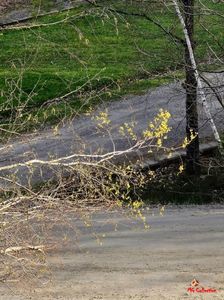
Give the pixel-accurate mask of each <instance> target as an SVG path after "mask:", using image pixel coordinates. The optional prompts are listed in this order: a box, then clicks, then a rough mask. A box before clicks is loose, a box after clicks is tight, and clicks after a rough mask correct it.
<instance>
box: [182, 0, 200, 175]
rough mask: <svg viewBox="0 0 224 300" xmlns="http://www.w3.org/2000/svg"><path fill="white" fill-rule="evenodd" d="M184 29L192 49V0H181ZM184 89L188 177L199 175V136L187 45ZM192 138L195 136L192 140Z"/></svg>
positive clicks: (195, 87)
mask: <svg viewBox="0 0 224 300" xmlns="http://www.w3.org/2000/svg"><path fill="white" fill-rule="evenodd" d="M182 2H183V8H184V19H185V24H186V29H187V31H188V35H189V38H190V41H191V45H192V47H193V49H194V47H195V43H194V0H182ZM185 73H186V74H185V75H186V81H185V88H186V136H187V140H188V145H187V148H186V172H187V174H189V175H200V164H199V156H200V152H199V135H198V109H197V78H196V74H195V70H194V66H193V65H192V61H191V57H190V53H189V49H188V45H187V43H186V44H185ZM192 134H193V136H196V137H195V138H194V139H193V140H192Z"/></svg>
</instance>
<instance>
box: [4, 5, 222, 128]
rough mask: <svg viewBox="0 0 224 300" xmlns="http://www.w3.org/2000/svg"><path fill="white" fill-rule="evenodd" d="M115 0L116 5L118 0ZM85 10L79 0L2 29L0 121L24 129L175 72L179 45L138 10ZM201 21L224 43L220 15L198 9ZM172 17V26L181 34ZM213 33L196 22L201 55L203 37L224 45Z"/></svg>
mask: <svg viewBox="0 0 224 300" xmlns="http://www.w3.org/2000/svg"><path fill="white" fill-rule="evenodd" d="M111 2H112V1H111ZM115 2H116V5H118V6H119V8H121V6H122V5H123V4H122V3H123V2H122V1H115ZM211 5H212V4H211ZM216 6H217V5H216ZM125 9H126V8H125ZM88 10H89V7H87V6H83V7H79V8H76V9H73V10H71V11H69V12H63V13H58V14H55V15H51V16H47V17H42V18H39V19H37V20H34V21H33V22H38V23H53V22H57V21H61V20H64V19H65V21H64V22H61V23H58V24H55V25H52V26H46V27H37V28H32V29H23V30H5V31H3V32H1V33H0V44H1V54H0V90H1V91H2V92H1V97H0V110H1V119H0V122H2V123H4V124H11V122H12V118H14V117H15V118H17V119H16V120H17V121H18V122H20V123H21V124H22V125H21V128H20V129H21V130H27V129H29V128H31V127H33V126H34V127H35V126H39V125H40V123H42V124H43V120H44V121H47V122H48V123H49V122H50V123H52V122H57V121H58V120H60V119H61V118H63V117H65V116H66V115H67V116H69V115H72V114H73V113H74V112H77V111H81V112H83V111H87V110H89V109H90V108H91V107H92V106H93V105H96V104H98V103H100V102H101V101H104V100H108V99H114V98H119V97H120V96H122V95H124V94H133V93H142V92H144V91H146V90H147V89H148V88H150V87H155V86H158V85H160V84H162V83H165V82H168V81H170V80H171V74H175V75H178V77H180V76H181V74H182V73H181V71H180V72H179V71H178V72H176V71H175V70H181V68H182V62H183V61H182V59H183V52H182V50H183V49H182V47H181V46H177V45H175V44H174V43H173V42H172V41H171V40H170V39H169V38H168V37H167V36H166V35H164V33H163V32H162V31H161V30H160V29H159V28H158V27H157V26H156V25H154V24H153V23H151V22H149V21H147V20H145V19H143V18H140V17H125V18H123V17H119V16H116V18H115V17H114V15H112V14H110V13H109V14H108V18H107V17H102V16H99V14H97V12H93V11H88ZM221 10H222V11H224V9H223V7H222V6H221V5H220V6H219V12H221ZM151 14H152V16H153V18H155V19H157V20H159V22H161V23H162V24H163V26H165V27H170V26H171V24H173V22H174V18H175V16H174V15H173V14H171V13H163V12H161V10H160V9H159V7H154V11H151ZM200 21H201V22H202V23H203V24H205V25H206V26H207V27H208V28H209V30H210V31H211V32H212V33H213V34H214V35H215V38H216V39H218V40H219V42H220V43H222V45H223V40H224V39H223V30H222V23H221V19H220V18H218V17H217V16H209V17H208V16H207V17H206V16H203V17H201V19H200ZM175 22H176V26H175V28H174V29H173V32H175V33H177V34H181V33H180V32H181V31H180V28H179V27H178V25H177V24H178V23H177V21H175ZM213 39H214V37H213V36H212V35H208V34H207V33H206V32H205V31H204V30H203V29H202V28H201V27H200V26H197V28H196V40H197V44H198V45H197V46H198V47H197V57H198V60H199V61H200V62H207V59H208V51H207V43H210V44H212V46H213V49H214V51H216V52H217V54H220V53H222V51H221V49H220V47H218V45H217V44H215V43H214V41H213ZM140 49H141V50H143V51H140ZM143 52H144V53H145V52H146V53H147V54H148V55H145V54H144V53H143ZM174 71H175V72H174ZM172 72H174V73H172ZM158 75H159V77H157V76H158ZM34 87H35V88H34ZM73 90H74V91H75V90H77V92H75V93H74V94H73V95H72V97H70V98H69V100H68V101H67V102H66V103H63V104H59V105H55V106H54V107H53V109H52V107H51V108H42V107H41V105H43V104H44V103H45V102H46V101H47V100H49V99H54V98H56V97H59V96H63V95H64V94H66V93H68V92H70V91H73ZM24 103H26V108H24V113H23V114H21V115H20V114H18V107H19V108H23V105H24V106H25V104H24ZM5 126H6V127H7V126H8V125H5Z"/></svg>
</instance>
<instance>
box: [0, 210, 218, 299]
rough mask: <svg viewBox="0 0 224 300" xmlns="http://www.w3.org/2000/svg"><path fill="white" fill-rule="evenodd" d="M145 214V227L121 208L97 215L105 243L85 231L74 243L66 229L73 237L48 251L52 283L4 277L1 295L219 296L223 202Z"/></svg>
mask: <svg viewBox="0 0 224 300" xmlns="http://www.w3.org/2000/svg"><path fill="white" fill-rule="evenodd" d="M146 216H147V222H148V223H149V225H150V226H151V228H150V229H149V230H145V229H143V228H142V227H141V225H140V224H138V226H136V225H137V223H136V221H134V220H131V219H130V220H127V219H126V218H124V217H122V216H121V215H117V214H115V215H113V214H108V213H104V214H97V215H95V217H94V220H95V221H94V224H95V225H94V231H95V232H96V233H97V234H102V233H104V234H105V237H104V238H103V243H102V245H101V244H100V243H99V241H98V242H97V239H96V237H94V236H93V235H92V234H90V233H89V232H88V231H86V234H84V235H82V236H81V238H80V241H79V247H77V245H76V240H75V237H74V236H73V235H72V232H70V235H69V240H70V243H69V244H68V245H67V246H66V247H65V248H63V250H62V249H61V250H60V249H58V250H54V251H53V252H52V253H50V256H49V258H48V259H49V264H50V266H51V270H52V274H53V275H52V280H51V282H48V283H46V284H42V285H39V286H35V287H33V288H31V287H29V286H27V285H26V283H25V282H21V285H20V288H18V287H16V286H15V285H14V284H13V283H8V285H7V287H6V284H1V287H0V293H1V296H0V299H2V300H9V299H12V300H16V299H17V300H23V299H46V300H47V299H48V300H49V299H77V300H93V299H105V300H109V299H110V300H126V299H135V300H140V299H152V300H162V299H173V300H174V299H175V300H180V299H224V271H223V266H224V255H223V254H224V206H217V205H216V206H212V205H210V206H190V207H186V206H180V207H176V206H175V207H168V208H166V209H165V214H164V215H163V216H161V215H159V211H158V209H156V208H155V209H154V210H153V211H151V210H149V211H147V213H146ZM68 219H70V223H72V222H73V218H72V216H70V217H68ZM108 219H111V222H110V223H108V222H107V220H108ZM74 223H75V222H74ZM116 224H117V225H116ZM76 226H78V227H79V229H82V226H83V225H82V224H81V223H79V224H76ZM58 228H59V227H58ZM58 230H59V229H58ZM84 230H85V229H84ZM58 232H59V231H58ZM56 234H57V232H56ZM194 278H196V279H197V280H198V281H199V282H200V284H199V286H200V288H199V290H200V289H201V287H204V289H205V290H208V288H213V289H215V290H216V292H213V293H199V292H198V293H197V292H194V293H190V292H189V291H188V288H189V287H190V286H191V281H192V280H193V279H194ZM21 286H22V287H23V288H21Z"/></svg>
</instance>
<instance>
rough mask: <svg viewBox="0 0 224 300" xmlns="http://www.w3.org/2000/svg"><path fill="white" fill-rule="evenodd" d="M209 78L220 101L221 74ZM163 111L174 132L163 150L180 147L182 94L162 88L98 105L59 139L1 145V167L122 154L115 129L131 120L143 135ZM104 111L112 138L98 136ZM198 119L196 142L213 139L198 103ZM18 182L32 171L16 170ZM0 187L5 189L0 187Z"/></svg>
mask: <svg viewBox="0 0 224 300" xmlns="http://www.w3.org/2000/svg"><path fill="white" fill-rule="evenodd" d="M207 77H208V78H210V79H211V80H212V82H213V83H214V84H216V85H219V86H220V89H219V91H220V94H221V96H222V97H223V96H224V85H223V78H224V75H223V74H217V75H214V74H213V75H211V74H210V75H209V74H207ZM206 94H207V98H208V102H209V105H210V109H211V112H212V115H213V117H214V120H215V123H216V125H217V127H218V129H219V130H220V132H221V131H223V130H224V110H223V108H222V107H221V105H220V104H219V102H218V101H217V100H216V98H215V97H214V96H213V93H212V92H211V90H209V89H206ZM160 108H163V109H167V110H168V111H169V112H170V113H171V119H170V124H169V125H170V126H171V127H172V130H171V132H170V134H169V135H168V139H167V141H166V145H168V146H176V145H181V144H182V142H183V139H184V136H185V91H184V90H183V88H182V87H181V85H180V83H178V82H176V83H172V84H169V85H164V86H161V87H158V88H156V89H152V90H149V91H148V93H147V94H146V95H143V96H133V97H126V98H124V99H122V100H120V101H114V102H111V103H106V104H104V105H102V106H100V107H99V108H98V109H97V110H96V111H95V112H94V113H93V114H92V115H90V116H88V115H82V116H79V117H77V118H75V119H74V120H73V121H72V122H70V123H66V124H65V125H64V126H62V127H60V128H59V130H58V132H57V134H55V131H54V130H45V131H43V132H40V133H38V134H37V135H34V136H33V135H26V136H24V137H22V138H20V140H19V141H15V142H13V143H9V144H8V145H6V146H4V145H3V146H2V147H1V146H0V149H1V152H0V168H1V167H2V166H6V165H10V164H14V163H18V162H25V161H28V160H30V159H35V158H38V159H42V160H47V159H49V158H50V157H51V158H52V157H64V156H68V155H71V154H72V153H76V152H78V151H80V149H82V151H83V152H84V153H87V154H88V153H94V152H96V151H100V152H101V153H103V152H106V151H111V150H113V147H115V148H116V150H123V149H125V148H127V146H128V141H127V140H125V139H124V138H123V137H122V136H121V135H120V133H119V130H118V128H119V127H120V126H121V125H122V124H123V123H124V122H127V123H129V122H131V121H135V122H136V126H135V131H136V133H137V135H138V136H140V135H141V133H142V132H143V130H144V129H146V128H147V124H148V122H149V121H150V120H152V119H153V118H154V117H155V115H156V114H157V113H158V112H159V109H160ZM104 110H107V111H108V114H109V118H110V120H111V128H112V129H111V135H110V136H108V135H106V134H105V133H104V134H103V133H102V132H99V130H98V129H97V126H96V121H95V120H94V118H93V116H96V115H98V114H99V112H100V111H104ZM198 110H199V117H200V132H199V134H200V137H201V139H202V140H207V139H208V138H209V139H211V138H212V132H211V129H210V126H209V123H208V121H207V118H206V116H205V114H204V111H203V108H202V104H201V103H200V102H199V105H198ZM14 171H15V170H11V171H4V172H3V171H0V176H2V177H3V176H6V175H7V174H9V175H10V174H11V173H13V172H14ZM52 172H53V171H52V170H51V169H49V168H47V167H46V168H44V169H42V173H40V171H39V169H38V168H37V169H36V171H35V172H34V173H33V176H32V179H31V181H32V182H34V183H37V182H38V181H41V180H42V179H41V178H45V179H47V178H50V177H51V176H53V173H52ZM17 175H18V178H19V180H20V182H21V184H25V183H26V182H27V176H28V177H30V172H29V170H28V169H27V168H26V167H23V168H22V167H21V168H19V170H18V173H17ZM41 176H42V177H41ZM0 184H4V183H3V182H0Z"/></svg>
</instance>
